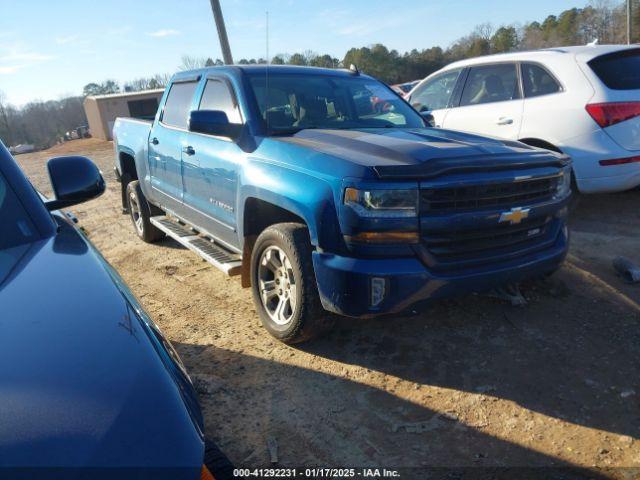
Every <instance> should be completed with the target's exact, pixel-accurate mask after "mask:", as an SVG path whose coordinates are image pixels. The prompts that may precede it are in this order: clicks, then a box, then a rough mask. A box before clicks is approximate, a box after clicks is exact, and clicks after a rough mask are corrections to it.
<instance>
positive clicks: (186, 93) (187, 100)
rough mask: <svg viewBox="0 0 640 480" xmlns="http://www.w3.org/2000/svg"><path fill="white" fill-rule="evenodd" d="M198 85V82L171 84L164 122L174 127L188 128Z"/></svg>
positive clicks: (163, 116)
mask: <svg viewBox="0 0 640 480" xmlns="http://www.w3.org/2000/svg"><path fill="white" fill-rule="evenodd" d="M197 86H198V82H181V83H174V84H173V85H171V90H169V95H168V96H167V101H166V102H165V104H164V112H163V113H162V123H164V124H165V125H170V126H172V127H178V128H185V129H186V128H187V120H188V118H187V117H188V116H189V110H190V109H191V101H192V100H193V94H194V93H195V91H196V87H197Z"/></svg>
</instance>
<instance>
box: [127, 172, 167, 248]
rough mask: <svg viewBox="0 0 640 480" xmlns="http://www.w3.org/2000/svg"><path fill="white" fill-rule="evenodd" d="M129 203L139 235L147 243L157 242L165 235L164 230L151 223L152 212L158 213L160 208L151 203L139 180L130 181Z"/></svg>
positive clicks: (134, 226) (132, 219) (135, 228)
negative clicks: (145, 195)
mask: <svg viewBox="0 0 640 480" xmlns="http://www.w3.org/2000/svg"><path fill="white" fill-rule="evenodd" d="M127 203H128V206H129V216H130V217H131V222H132V223H133V228H134V230H135V231H136V233H137V234H138V237H140V238H141V239H142V240H144V241H145V242H147V243H153V242H157V241H158V240H161V239H163V238H164V237H165V233H164V232H163V231H162V230H160V229H158V228H156V227H155V226H153V225H152V224H151V215H152V212H153V213H154V214H156V211H158V209H157V207H153V206H151V205H149V203H148V202H147V199H146V198H145V197H144V193H142V188H140V182H139V181H138V180H134V181H133V182H129V184H128V185H127Z"/></svg>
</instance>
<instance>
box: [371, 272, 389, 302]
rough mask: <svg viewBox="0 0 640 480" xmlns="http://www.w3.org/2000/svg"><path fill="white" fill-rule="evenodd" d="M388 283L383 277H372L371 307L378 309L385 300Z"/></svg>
mask: <svg viewBox="0 0 640 480" xmlns="http://www.w3.org/2000/svg"><path fill="white" fill-rule="evenodd" d="M386 286H387V282H386V280H385V279H384V278H381V277H371V306H372V307H377V306H378V305H380V304H381V303H382V300H384V294H385V290H386Z"/></svg>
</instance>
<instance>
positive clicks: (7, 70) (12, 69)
mask: <svg viewBox="0 0 640 480" xmlns="http://www.w3.org/2000/svg"><path fill="white" fill-rule="evenodd" d="M22 67H23V65H9V66H2V65H0V75H9V74H11V73H16V72H17V71H18V70H20V69H21V68H22Z"/></svg>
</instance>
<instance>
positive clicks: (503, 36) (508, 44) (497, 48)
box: [491, 26, 518, 53]
mask: <svg viewBox="0 0 640 480" xmlns="http://www.w3.org/2000/svg"><path fill="white" fill-rule="evenodd" d="M516 48H518V34H517V32H516V29H515V27H513V26H509V27H500V28H499V29H498V30H496V33H494V34H493V36H492V37H491V51H492V52H494V53H504V52H511V51H513V50H515V49H516Z"/></svg>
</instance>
